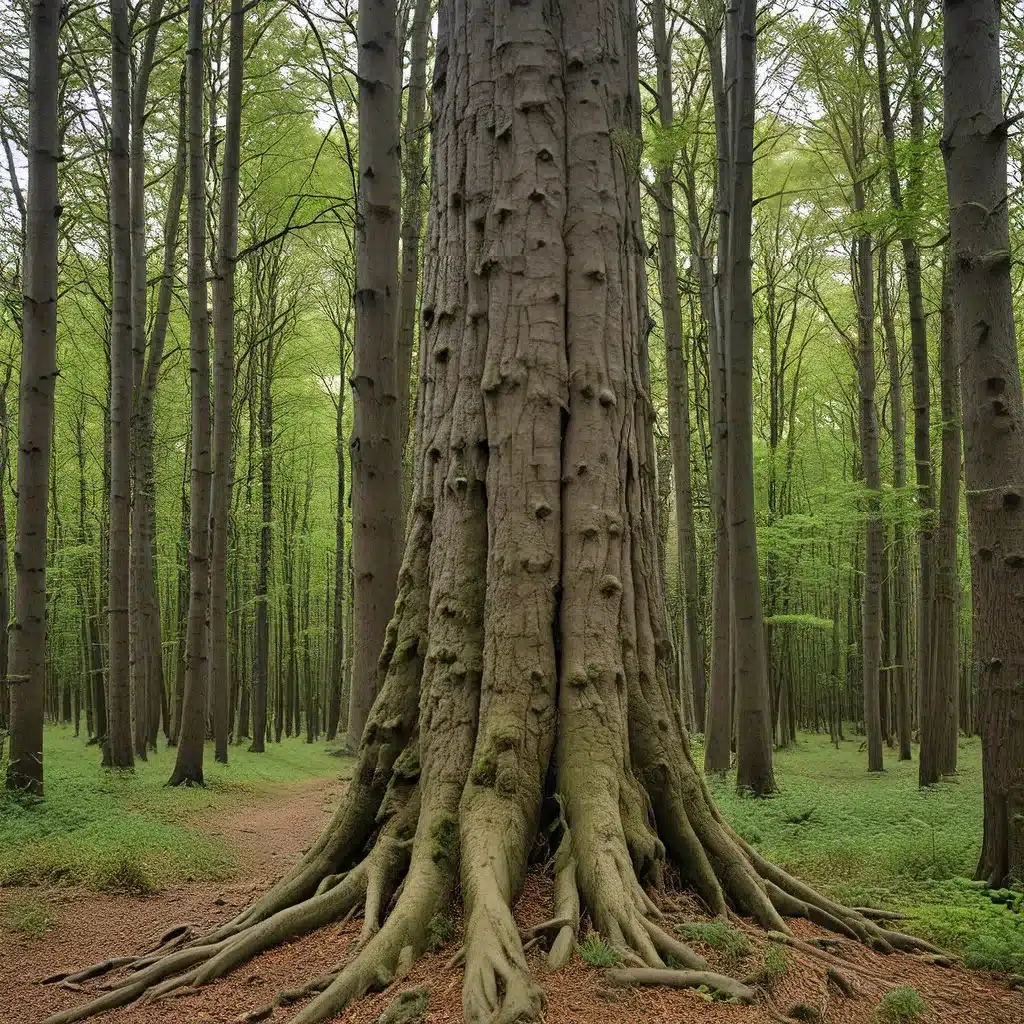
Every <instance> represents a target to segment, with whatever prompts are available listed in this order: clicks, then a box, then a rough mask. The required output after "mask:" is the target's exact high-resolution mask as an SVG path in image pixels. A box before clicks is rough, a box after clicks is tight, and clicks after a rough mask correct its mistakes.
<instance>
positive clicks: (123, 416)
mask: <svg viewBox="0 0 1024 1024" xmlns="http://www.w3.org/2000/svg"><path fill="white" fill-rule="evenodd" d="M110 42H111V73H110V80H111V91H110V104H111V113H110V235H111V241H110V259H111V265H112V281H113V296H112V305H111V323H110V548H109V566H110V568H109V575H108V580H107V582H108V590H107V624H108V625H107V628H108V636H109V643H108V648H109V659H110V662H109V664H110V668H109V673H108V683H107V686H108V692H109V699H108V703H107V715H108V719H109V735H110V756H111V762H112V764H113V765H114V767H116V768H129V767H131V765H132V764H133V762H134V758H133V755H132V732H131V723H132V719H133V718H134V721H135V725H136V737H138V736H140V735H141V736H142V737H143V739H142V742H141V752H140V749H139V746H140V745H139V744H136V748H135V753H136V754H137V755H138V756H139V757H141V758H143V759H144V758H145V756H146V745H145V739H144V737H145V722H146V718H145V713H146V712H145V707H146V704H145V694H144V693H143V694H142V695H141V698H142V699H141V702H140V703H141V706H137V707H134V708H132V706H131V705H132V693H131V685H130V675H131V652H130V640H129V615H128V608H129V602H130V599H131V577H132V574H131V561H130V559H131V550H130V548H131V545H130V517H131V463H132V457H131V414H132V237H131V190H130V167H129V136H130V131H131V89H130V66H131V34H130V30H129V25H128V5H127V2H126V0H112V2H111V5H110ZM133 713H134V714H133Z"/></svg>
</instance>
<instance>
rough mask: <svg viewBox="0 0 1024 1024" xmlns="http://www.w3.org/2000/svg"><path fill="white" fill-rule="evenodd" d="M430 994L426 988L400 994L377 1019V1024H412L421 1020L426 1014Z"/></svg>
mask: <svg viewBox="0 0 1024 1024" xmlns="http://www.w3.org/2000/svg"><path fill="white" fill-rule="evenodd" d="M429 1001H430V992H429V990H428V989H426V988H413V989H409V991H408V992H400V993H399V994H398V996H397V997H396V998H395V1001H394V1002H393V1003H392V1004H391V1005H390V1006H389V1007H388V1008H387V1009H386V1010H385V1011H384V1012H383V1013H382V1014H381V1015H380V1016H379V1017H378V1018H377V1024H412V1022H413V1021H418V1020H423V1019H424V1016H425V1014H426V1012H427V1003H428V1002H429Z"/></svg>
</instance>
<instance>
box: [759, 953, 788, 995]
mask: <svg viewBox="0 0 1024 1024" xmlns="http://www.w3.org/2000/svg"><path fill="white" fill-rule="evenodd" d="M789 968H790V956H789V951H788V950H787V949H786V948H785V947H784V946H780V945H779V944H778V943H776V942H773V943H771V945H769V946H768V949H767V950H766V951H765V954H764V959H763V960H762V961H761V965H760V967H758V969H757V970H756V971H755V972H754V975H753V978H752V980H753V982H754V983H755V984H756V985H761V986H763V987H764V988H766V989H768V991H769V992H771V991H772V989H774V988H775V987H776V986H777V985H778V984H779V983H780V982H781V981H782V979H783V978H785V977H786V975H787V974H789Z"/></svg>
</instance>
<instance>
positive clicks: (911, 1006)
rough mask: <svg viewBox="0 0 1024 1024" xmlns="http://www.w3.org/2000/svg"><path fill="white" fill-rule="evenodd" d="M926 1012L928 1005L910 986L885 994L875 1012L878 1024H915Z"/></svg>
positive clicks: (902, 986) (903, 986)
mask: <svg viewBox="0 0 1024 1024" xmlns="http://www.w3.org/2000/svg"><path fill="white" fill-rule="evenodd" d="M927 1012H928V1004H927V1003H926V1002H925V1001H924V1000H923V999H922V998H921V996H920V995H918V992H917V989H916V988H914V987H913V986H911V985H901V986H900V987H899V988H894V989H893V990H892V991H891V992H886V994H885V996H884V997H883V998H882V1001H881V1002H880V1003H879V1004H878V1009H877V1010H876V1011H875V1019H876V1020H877V1021H879V1024H916V1022H917V1021H919V1020H920V1019H921V1018H922V1017H923V1016H924V1015H925V1014H926V1013H927Z"/></svg>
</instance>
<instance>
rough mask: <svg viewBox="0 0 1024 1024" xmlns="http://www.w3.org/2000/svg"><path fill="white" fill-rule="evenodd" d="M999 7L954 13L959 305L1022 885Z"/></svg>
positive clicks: (981, 563) (978, 598)
mask: <svg viewBox="0 0 1024 1024" xmlns="http://www.w3.org/2000/svg"><path fill="white" fill-rule="evenodd" d="M999 10H1000V9H999V4H998V3H997V2H996V0H967V2H963V3H951V2H949V0H947V2H945V3H944V4H943V17H944V22H943V28H944V42H945V50H944V67H945V78H944V85H943V96H944V100H945V125H944V128H943V135H942V152H943V156H944V157H945V162H946V182H947V185H948V192H949V226H950V240H951V246H952V276H953V284H952V299H953V309H954V310H955V311H956V321H955V326H956V331H957V335H958V337H959V341H960V346H959V355H960V394H961V402H962V406H963V418H964V446H965V453H964V454H965V458H964V464H965V468H966V475H967V522H968V526H969V529H970V540H971V576H972V592H973V600H972V610H973V613H974V631H973V643H972V648H973V655H974V659H975V662H976V664H977V666H978V700H979V705H980V708H979V716H980V724H981V739H982V778H983V782H984V791H985V817H984V821H985V837H984V842H983V844H982V851H981V859H980V861H979V863H978V871H977V877H978V878H982V879H986V880H987V881H988V882H989V884H991V885H994V886H1001V885H1003V884H1004V882H1005V881H1006V880H1008V879H1011V878H1013V879H1020V878H1024V826H1022V822H1024V685H1022V680H1024V595H1022V592H1021V587H1020V573H1021V568H1022V567H1024V501H1022V485H1021V481H1020V479H1019V473H1020V468H1021V466H1024V401H1022V399H1021V382H1020V369H1019V365H1018V357H1017V344H1016V336H1015V331H1014V317H1013V292H1012V285H1011V279H1010V229H1009V216H1008V212H1007V203H1006V134H1007V133H1006V125H1005V123H1004V113H1003V98H1002V79H1001V72H1000V56H999Z"/></svg>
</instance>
